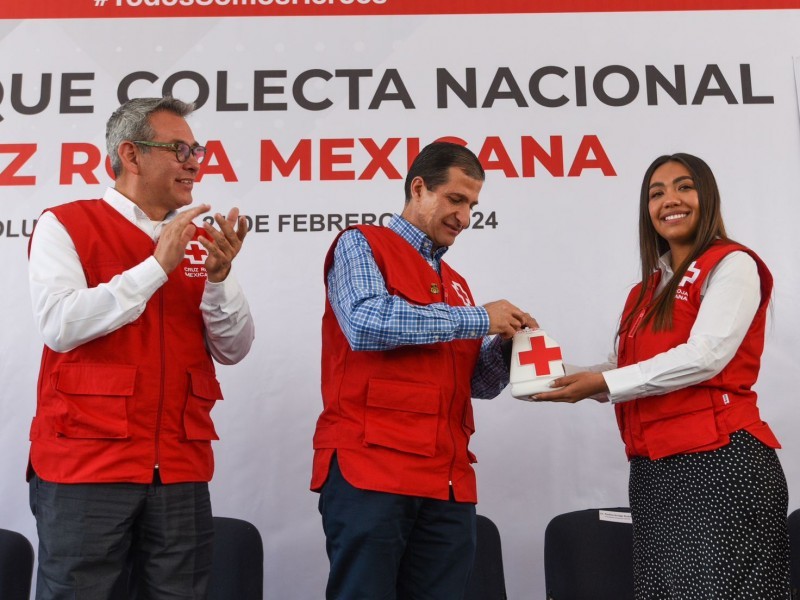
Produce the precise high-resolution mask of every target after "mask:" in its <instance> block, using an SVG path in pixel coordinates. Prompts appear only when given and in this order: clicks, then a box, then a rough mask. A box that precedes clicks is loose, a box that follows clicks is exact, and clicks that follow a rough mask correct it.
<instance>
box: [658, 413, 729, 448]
mask: <svg viewBox="0 0 800 600" xmlns="http://www.w3.org/2000/svg"><path fill="white" fill-rule="evenodd" d="M642 427H643V432H644V438H645V442H646V443H647V448H648V451H649V453H650V458H651V459H652V460H657V459H659V458H664V457H666V456H672V455H673V454H683V453H686V452H691V451H692V450H695V449H698V448H702V447H703V446H707V445H709V444H713V443H714V442H716V441H718V440H719V437H720V433H719V430H718V429H717V420H716V419H715V418H714V410H713V409H708V410H701V411H698V412H695V413H691V414H686V415H678V416H675V417H672V418H670V419H664V420H661V421H652V422H650V423H643V424H642Z"/></svg>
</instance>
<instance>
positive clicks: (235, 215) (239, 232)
mask: <svg viewBox="0 0 800 600" xmlns="http://www.w3.org/2000/svg"><path fill="white" fill-rule="evenodd" d="M214 220H215V221H216V222H217V225H219V229H216V228H215V227H214V226H213V225H211V224H210V223H204V224H203V229H204V230H205V233H206V235H207V236H208V237H202V236H201V237H200V238H199V240H200V243H201V244H203V247H204V248H205V249H206V250H207V251H208V258H206V272H207V273H208V280H209V281H211V282H212V283H219V282H220V281H223V280H224V279H225V278H226V277H227V276H228V273H229V272H230V270H231V263H232V262H233V259H234V258H236V255H237V254H239V250H241V249H242V242H244V237H245V236H246V235H247V221H246V219H245V218H244V217H241V216H239V209H238V208H236V207H234V208H232V209H231V210H230V212H229V213H228V216H227V217H225V218H223V217H222V215H221V214H219V213H217V214H215V215H214Z"/></svg>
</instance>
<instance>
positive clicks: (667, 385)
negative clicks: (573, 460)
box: [567, 251, 761, 403]
mask: <svg viewBox="0 0 800 600" xmlns="http://www.w3.org/2000/svg"><path fill="white" fill-rule="evenodd" d="M659 262H660V264H659V269H660V270H661V281H660V283H659V287H658V289H657V290H656V293H658V292H659V291H661V289H663V288H664V286H666V285H667V283H668V282H669V280H670V279H671V278H672V275H673V273H672V268H671V267H670V254H669V252H668V253H666V254H664V255H663V256H662V257H661V259H660V261H659ZM701 294H702V297H703V301H702V303H701V304H700V309H699V311H698V313H697V319H696V320H695V322H694V325H693V326H692V329H691V332H690V334H689V339H688V340H687V341H686V343H683V344H680V345H678V346H675V347H674V348H671V349H670V350H667V351H666V352H662V353H661V354H657V355H656V356H654V357H652V358H650V359H647V360H643V361H641V362H638V363H635V364H632V365H628V366H626V367H619V368H618V367H617V348H618V345H619V344H618V342H617V344H616V347H617V348H615V350H614V352H612V353H611V354H610V355H609V357H608V362H605V363H602V364H599V365H593V366H590V367H575V366H572V365H568V366H567V373H568V374H572V373H576V372H578V371H593V372H596V373H603V378H604V379H605V380H606V385H607V386H608V390H609V393H608V395H607V396H606V395H602V396H594V398H595V399H597V400H609V399H610V400H611V402H613V403H617V402H627V401H629V400H633V399H635V398H643V397H646V396H656V395H659V394H666V393H667V392H671V391H674V390H678V389H681V388H685V387H689V386H691V385H695V384H697V383H700V382H702V381H706V380H707V379H711V378H712V377H714V376H715V375H716V374H718V373H719V372H720V371H722V369H723V368H725V365H727V364H728V363H729V362H730V360H731V359H732V358H733V356H734V355H735V354H736V351H737V350H738V349H739V345H740V344H741V343H742V340H743V339H744V336H745V335H746V333H747V330H748V329H749V328H750V324H751V323H752V322H753V317H754V316H755V314H756V311H757V310H758V306H759V304H760V302H761V279H760V277H759V275H758V268H757V266H756V263H755V261H754V260H753V259H752V258H751V257H750V255H749V254H747V253H746V252H741V251H736V252H731V253H730V254H728V255H727V256H726V257H725V258H723V259H722V260H721V261H720V262H719V264H717V266H716V267H714V269H713V270H712V271H711V273H709V275H708V277H707V278H706V280H705V282H704V283H703V288H702V289H701Z"/></svg>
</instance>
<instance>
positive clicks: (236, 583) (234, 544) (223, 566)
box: [0, 517, 264, 600]
mask: <svg viewBox="0 0 800 600" xmlns="http://www.w3.org/2000/svg"><path fill="white" fill-rule="evenodd" d="M129 577H130V575H129V574H128V573H125V574H123V576H122V577H121V578H120V579H119V581H118V582H117V585H116V587H115V588H114V591H113V593H112V595H111V598H112V600H128V598H129V595H128V579H129ZM263 598H264V546H263V543H262V540H261V534H260V533H259V532H258V529H256V527H255V526H254V525H253V524H252V523H249V522H247V521H243V520H242V519H232V518H229V517H214V554H213V558H212V561H211V579H210V581H209V589H208V600H262V599H263ZM0 600H5V596H2V595H0ZM25 600H27V597H26V599H25Z"/></svg>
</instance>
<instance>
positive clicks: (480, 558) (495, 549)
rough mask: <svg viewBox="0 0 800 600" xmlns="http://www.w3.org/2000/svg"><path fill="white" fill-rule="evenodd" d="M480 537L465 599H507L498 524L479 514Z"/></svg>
mask: <svg viewBox="0 0 800 600" xmlns="http://www.w3.org/2000/svg"><path fill="white" fill-rule="evenodd" d="M477 528H478V536H477V537H478V539H477V545H476V547H475V562H474V563H473V565H472V571H471V572H470V576H469V581H468V583H467V593H466V595H465V596H464V600H506V599H507V598H508V596H507V595H506V579H505V574H504V572H503V552H502V549H501V547H500V532H499V531H498V529H497V526H496V525H495V524H494V523H493V522H492V521H491V519H489V518H488V517H484V516H483V515H478V523H477Z"/></svg>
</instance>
